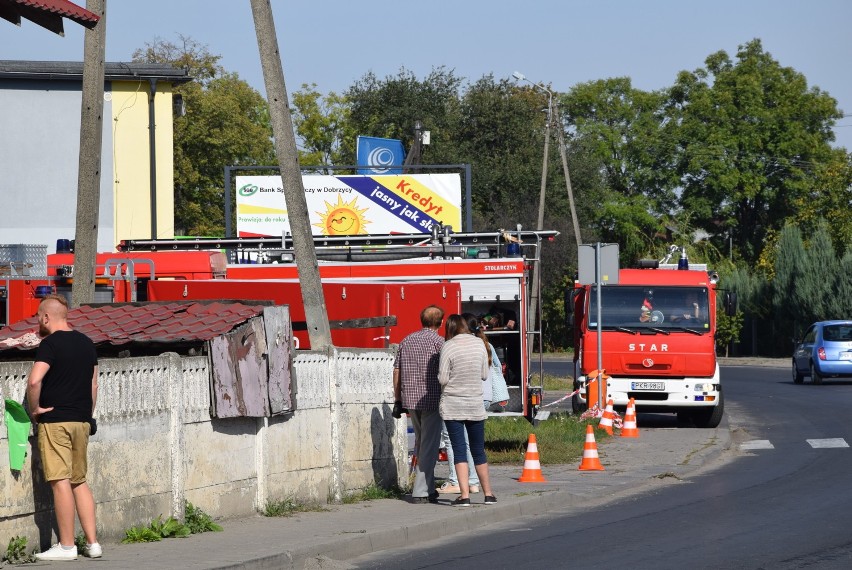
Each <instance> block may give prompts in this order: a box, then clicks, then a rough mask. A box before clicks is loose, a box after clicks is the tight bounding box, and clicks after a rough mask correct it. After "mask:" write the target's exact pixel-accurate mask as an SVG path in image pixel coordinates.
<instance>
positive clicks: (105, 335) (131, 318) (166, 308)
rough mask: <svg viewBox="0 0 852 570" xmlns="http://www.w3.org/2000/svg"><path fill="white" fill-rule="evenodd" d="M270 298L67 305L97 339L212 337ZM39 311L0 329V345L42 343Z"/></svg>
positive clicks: (75, 324) (72, 318)
mask: <svg viewBox="0 0 852 570" xmlns="http://www.w3.org/2000/svg"><path fill="white" fill-rule="evenodd" d="M264 306H265V303H262V302H261V303H257V304H246V303H243V302H240V301H171V302H162V303H125V304H115V305H82V306H81V307H80V308H79V309H72V310H70V311H68V324H70V325H71V328H74V329H76V330H78V331H80V332H82V333H84V334H86V336H88V337H89V338H91V339H92V342H94V343H95V344H96V345H104V344H107V345H112V346H120V345H123V344H127V343H165V344H168V343H185V342H200V341H207V340H210V339H212V338H214V337H217V336H219V335H222V334H225V333H228V332H230V331H232V330H233V329H234V328H236V327H237V326H239V325H241V324H242V323H244V322H245V321H247V320H249V319H250V318H252V317H255V316H258V315H260V314H262V313H263V307H264ZM37 331H38V322H37V320H36V317H31V318H29V319H27V320H25V321H20V322H17V323H14V324H11V325H9V326H7V327H4V328H2V329H0V351H3V350H9V349H12V348H16V349H20V350H28V349H31V348H33V347H34V346H36V345H37V344H38V338H37V337H36V335H35V334H34V333H36V332H37Z"/></svg>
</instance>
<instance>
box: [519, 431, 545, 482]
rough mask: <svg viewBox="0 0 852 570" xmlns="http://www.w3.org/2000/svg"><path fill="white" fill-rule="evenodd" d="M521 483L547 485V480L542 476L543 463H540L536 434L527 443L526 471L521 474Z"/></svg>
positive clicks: (532, 434)
mask: <svg viewBox="0 0 852 570" xmlns="http://www.w3.org/2000/svg"><path fill="white" fill-rule="evenodd" d="M518 482H519V483H547V479H545V478H544V475H542V474H541V463H539V461H538V444H537V443H536V442H535V434H534V433H531V434H530V439H529V442H528V443H527V454H526V456H524V470H523V472H521V477H520V478H519V479H518Z"/></svg>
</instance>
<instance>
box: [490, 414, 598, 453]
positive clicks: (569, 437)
mask: <svg viewBox="0 0 852 570" xmlns="http://www.w3.org/2000/svg"><path fill="white" fill-rule="evenodd" d="M588 423H589V422H586V421H580V420H578V419H577V418H576V417H575V416H571V415H569V414H552V415H551V416H550V418H548V419H547V420H545V421H543V422H540V423H539V424H538V425H537V426H533V425H532V424H530V423H529V422H528V421H527V420H526V419H525V418H521V417H517V416H512V417H493V416H492V417H490V418H488V421H486V422H485V451H486V452H487V454H488V463H489V464H493V465H501V464H515V465H517V464H523V461H524V456H525V455H526V451H527V444H528V443H529V436H530V434H531V433H534V434H535V438H536V444H537V447H538V454H539V461H540V462H541V464H542V465H548V464H549V465H554V464H559V463H573V462H575V461H579V460H580V459H581V458H582V457H583V444H584V443H585V441H586V425H587V424H588ZM594 423H597V422H594ZM608 437H610V436H609V435H607V434H606V433H605V432H603V431H596V432H595V441H601V440H603V439H605V438H608Z"/></svg>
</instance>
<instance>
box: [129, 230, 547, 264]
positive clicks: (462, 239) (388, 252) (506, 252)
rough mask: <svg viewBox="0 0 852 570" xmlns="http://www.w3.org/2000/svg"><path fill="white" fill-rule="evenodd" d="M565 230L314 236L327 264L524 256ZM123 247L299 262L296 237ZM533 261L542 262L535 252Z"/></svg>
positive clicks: (173, 241)
mask: <svg viewBox="0 0 852 570" xmlns="http://www.w3.org/2000/svg"><path fill="white" fill-rule="evenodd" d="M557 235H559V232H557V231H550V230H539V231H522V230H517V231H507V230H498V231H496V232H473V233H452V232H451V231H449V228H448V227H444V228H443V231H441V230H440V229H439V228H438V227H437V226H436V227H435V228H433V231H432V233H430V234H387V235H354V236H314V238H313V239H314V248H315V250H316V253H317V258H318V259H322V260H326V261H379V260H383V259H387V260H396V259H407V258H413V257H441V258H448V257H469V258H490V257H521V251H522V250H523V249H526V248H531V247H532V248H535V249H536V251H537V250H538V247H539V246H540V245H541V242H542V241H544V240H548V241H551V240H553V239H554V238H555V237H556V236H557ZM117 249H118V250H119V251H122V252H131V251H190V250H211V249H224V250H227V251H228V252H229V254H230V257H231V259H229V261H232V262H235V261H237V260H236V256H237V255H239V253H241V252H242V253H253V254H255V255H257V260H256V261H257V262H258V263H264V262H272V261H279V262H281V261H283V262H287V261H293V237H292V236H291V235H289V234H285V235H283V236H282V237H280V238H277V237H254V238H194V239H149V240H122V241H121V242H120V243H119V244H118V247H117ZM528 257H529V258H532V259H536V258H537V255H536V254H533V255H530V256H528Z"/></svg>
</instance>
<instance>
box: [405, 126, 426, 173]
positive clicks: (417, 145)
mask: <svg viewBox="0 0 852 570" xmlns="http://www.w3.org/2000/svg"><path fill="white" fill-rule="evenodd" d="M422 144H423V123H422V122H421V121H420V119H418V120H416V121H414V141H412V143H411V150H410V151H408V155H407V156H406V157H405V164H404V166H411V165H413V164H414V165H416V164H420V153H421V151H422V149H421V145H422ZM408 170H409V169H407V168H406V169H405V172H406V173H407V172H408Z"/></svg>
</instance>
